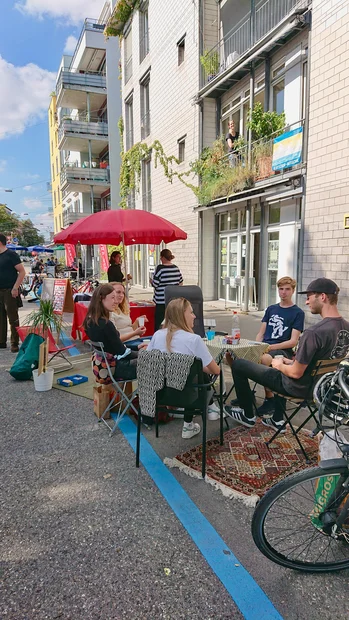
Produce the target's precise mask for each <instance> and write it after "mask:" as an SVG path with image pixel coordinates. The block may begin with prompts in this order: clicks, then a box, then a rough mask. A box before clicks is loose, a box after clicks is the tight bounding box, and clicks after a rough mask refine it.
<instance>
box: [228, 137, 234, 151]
mask: <svg viewBox="0 0 349 620" xmlns="http://www.w3.org/2000/svg"><path fill="white" fill-rule="evenodd" d="M227 144H228V146H229V148H230V149H232V148H234V143H233V141H232V139H231V138H228V139H227Z"/></svg>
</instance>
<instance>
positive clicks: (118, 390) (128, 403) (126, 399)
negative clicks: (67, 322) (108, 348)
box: [89, 340, 139, 436]
mask: <svg viewBox="0 0 349 620" xmlns="http://www.w3.org/2000/svg"><path fill="white" fill-rule="evenodd" d="M89 342H90V344H91V347H92V350H93V351H94V352H95V353H98V355H100V356H101V357H102V358H103V361H104V362H105V365H106V369H107V371H108V376H109V378H110V380H111V381H110V384H109V385H113V387H114V390H115V391H114V395H113V397H112V398H111V400H110V402H109V404H108V406H107V407H106V409H105V410H104V411H103V413H102V415H101V417H100V418H99V419H98V422H103V423H104V424H105V425H106V426H107V427H108V428H109V430H110V436H112V435H113V434H114V433H115V431H116V429H117V427H118V425H119V423H120V421H121V420H122V418H123V417H124V415H125V413H126V411H128V410H129V409H133V411H134V412H135V414H136V415H137V416H138V417H139V412H138V410H137V409H136V407H135V406H134V404H133V402H132V401H133V399H134V397H135V396H136V394H137V390H134V391H133V392H132V394H131V395H128V394H127V393H126V385H127V383H129V382H130V381H131V380H130V379H128V380H126V379H120V378H119V379H118V378H117V366H116V376H114V374H113V371H112V369H111V368H110V366H109V363H108V359H107V356H106V352H105V350H104V346H103V343H102V342H92V340H90V341H89ZM131 383H132V381H131ZM118 396H119V398H120V400H119V403H118V405H119V411H118V413H117V416H116V420H115V422H114V426H112V427H111V426H110V425H109V424H108V422H107V420H106V419H105V417H106V415H107V413H108V412H109V411H110V410H111V409H112V408H113V406H114V403H115V401H116V399H117V397H118ZM123 403H125V406H123Z"/></svg>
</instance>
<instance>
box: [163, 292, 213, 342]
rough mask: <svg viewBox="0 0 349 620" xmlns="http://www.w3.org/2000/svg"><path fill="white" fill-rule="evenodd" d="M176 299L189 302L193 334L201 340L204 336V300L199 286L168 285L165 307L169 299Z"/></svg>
mask: <svg viewBox="0 0 349 620" xmlns="http://www.w3.org/2000/svg"><path fill="white" fill-rule="evenodd" d="M178 297H185V299H187V300H188V301H190V303H191V305H192V308H193V311H194V314H195V320H194V328H193V329H194V333H195V334H197V335H198V336H201V338H203V337H204V336H205V327H204V299H203V296H202V290H201V288H200V287H199V286H195V285H188V286H173V285H169V286H166V287H165V305H166V306H167V304H168V303H169V302H170V301H171V299H177V298H178Z"/></svg>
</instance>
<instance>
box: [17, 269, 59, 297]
mask: <svg viewBox="0 0 349 620" xmlns="http://www.w3.org/2000/svg"><path fill="white" fill-rule="evenodd" d="M44 278H54V276H53V275H52V274H51V273H45V274H43V273H35V274H34V277H33V280H32V283H31V286H29V283H28V285H27V286H26V285H24V284H22V290H21V292H22V295H23V297H26V296H27V295H29V293H31V292H33V295H34V296H35V297H34V298H32V299H31V300H28V301H35V300H36V299H39V298H40V297H41V290H42V284H43V281H44Z"/></svg>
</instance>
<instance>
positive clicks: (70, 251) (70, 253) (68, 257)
mask: <svg viewBox="0 0 349 620" xmlns="http://www.w3.org/2000/svg"><path fill="white" fill-rule="evenodd" d="M64 247H65V262H66V265H67V267H71V266H72V264H73V262H74V258H75V257H76V250H75V245H73V244H72V243H66V244H65V246H64Z"/></svg>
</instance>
